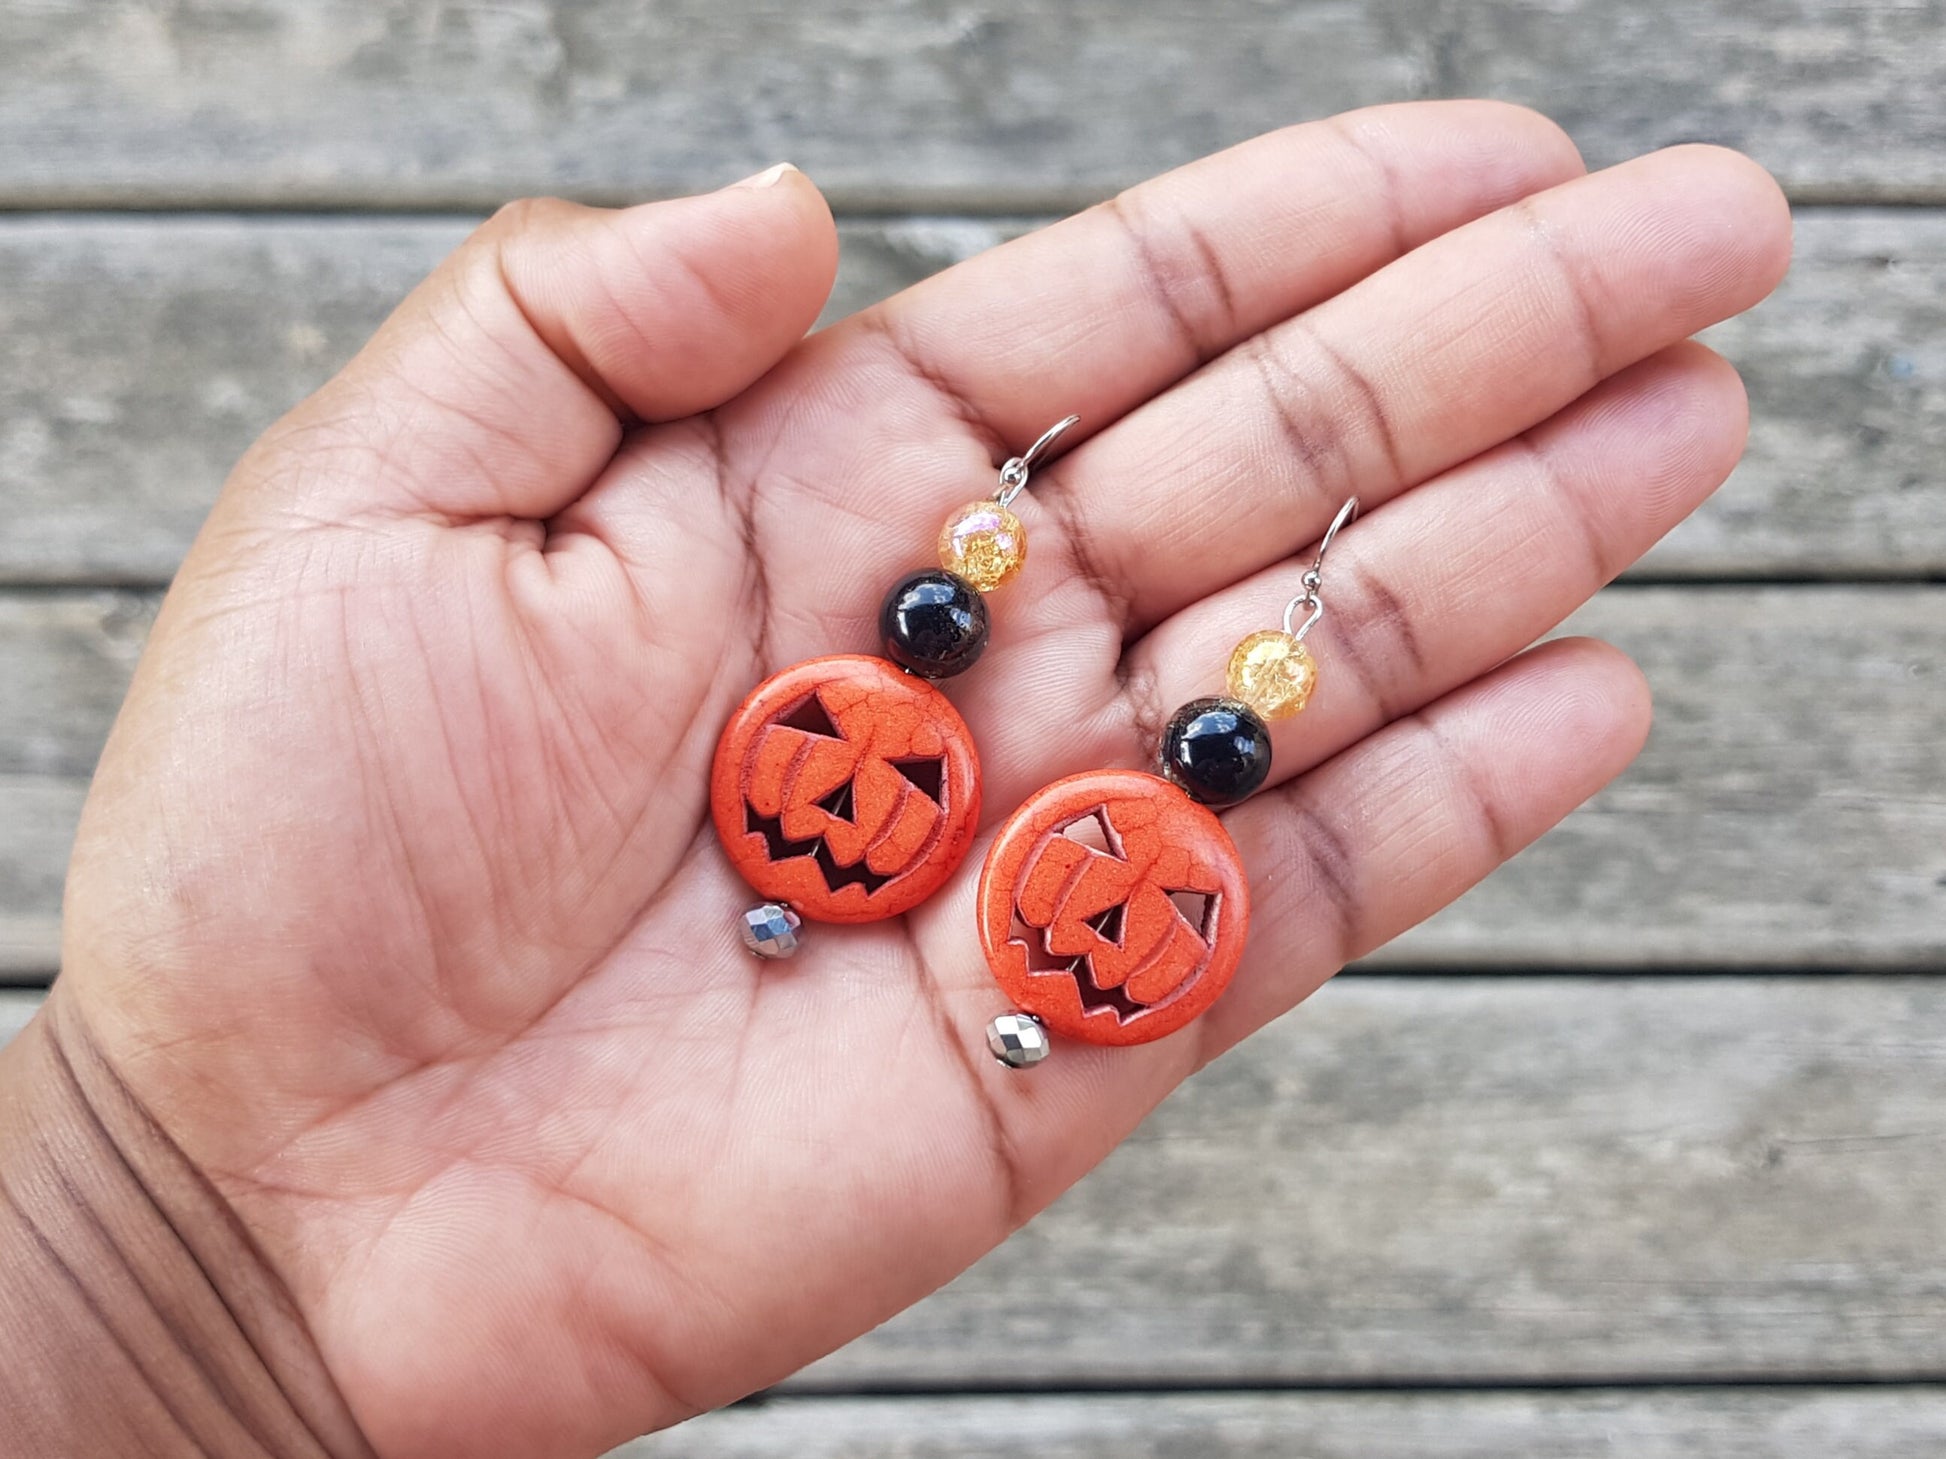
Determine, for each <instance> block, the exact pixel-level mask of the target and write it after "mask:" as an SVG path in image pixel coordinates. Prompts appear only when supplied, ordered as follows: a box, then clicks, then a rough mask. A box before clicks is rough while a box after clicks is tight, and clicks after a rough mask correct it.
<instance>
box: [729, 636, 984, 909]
mask: <svg viewBox="0 0 1946 1459" xmlns="http://www.w3.org/2000/svg"><path fill="white" fill-rule="evenodd" d="M710 812H711V814H712V816H713V817H714V818H715V821H716V834H717V835H718V836H719V837H720V838H721V839H722V842H723V849H724V850H725V851H726V852H727V853H728V854H729V858H730V862H731V864H732V865H733V866H735V867H736V869H737V871H738V873H739V874H740V875H741V876H742V877H743V879H744V880H745V881H747V882H749V883H750V885H751V886H752V887H754V888H755V889H756V890H757V891H758V892H759V893H761V894H762V895H763V896H766V897H770V898H774V899H775V900H777V901H779V902H783V903H787V904H789V905H790V906H792V907H795V908H796V909H797V910H798V911H800V912H802V913H803V914H804V915H805V916H807V917H811V918H814V919H816V920H817V921H820V922H873V921H876V920H878V919H879V918H881V917H895V916H897V915H898V914H899V913H901V912H904V911H907V910H909V909H910V908H912V907H915V906H917V905H918V904H919V903H920V902H922V901H924V900H925V899H926V898H927V897H928V896H930V895H931V894H932V893H933V892H934V891H936V890H937V889H938V888H939V885H940V884H941V883H942V882H944V881H945V880H946V878H947V877H949V876H951V875H952V874H953V871H954V869H955V868H956V867H958V865H959V864H960V862H961V860H963V859H964V857H965V856H966V848H967V844H968V843H969V842H970V841H971V840H972V839H973V832H974V829H975V828H976V827H977V826H978V824H979V819H980V766H979V761H978V759H977V758H976V756H975V754H974V751H973V737H972V735H971V734H970V733H969V732H968V731H967V728H966V722H965V721H964V720H962V719H961V718H960V717H959V711H958V710H956V709H954V708H953V706H952V704H951V703H950V702H949V701H948V700H947V698H946V696H945V695H943V694H941V693H940V692H939V691H938V690H937V689H935V688H933V687H932V685H930V684H928V683H926V682H925V681H924V680H923V679H916V678H913V677H911V676H909V675H906V674H902V673H900V672H899V671H898V670H897V669H896V668H894V667H893V666H892V665H891V664H889V663H887V662H885V660H883V659H874V658H866V657H863V656H862V655H839V656H836V657H832V658H822V659H811V660H809V661H808V662H806V663H802V664H796V665H794V666H792V667H791V668H788V669H786V670H784V671H783V672H782V673H781V674H777V675H775V676H773V677H771V678H769V679H766V680H765V681H764V682H763V683H762V684H759V685H758V686H757V687H756V689H754V690H753V691H751V694H750V697H749V698H747V699H745V700H744V701H743V704H742V705H741V707H739V708H738V710H737V712H736V713H735V714H734V715H733V716H732V717H731V719H730V723H729V726H728V727H727V728H726V729H725V730H724V731H723V737H722V739H721V740H719V741H718V742H717V746H716V764H715V767H714V769H713V770H712V772H711V775H710Z"/></svg>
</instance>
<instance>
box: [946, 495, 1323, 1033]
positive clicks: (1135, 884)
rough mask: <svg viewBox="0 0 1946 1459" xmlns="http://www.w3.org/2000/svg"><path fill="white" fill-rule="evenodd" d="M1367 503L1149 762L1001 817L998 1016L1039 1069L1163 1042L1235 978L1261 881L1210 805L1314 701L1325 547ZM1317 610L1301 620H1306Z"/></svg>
mask: <svg viewBox="0 0 1946 1459" xmlns="http://www.w3.org/2000/svg"><path fill="white" fill-rule="evenodd" d="M1357 514H1358V501H1357V498H1355V497H1354V498H1353V499H1352V500H1350V501H1348V502H1346V503H1345V504H1344V506H1342V507H1340V508H1339V510H1338V515H1337V516H1336V517H1335V518H1333V519H1332V523H1331V526H1330V528H1329V529H1328V530H1327V531H1326V532H1325V534H1324V540H1323V541H1322V542H1320V543H1319V545H1318V555H1317V560H1316V561H1315V562H1314V563H1313V564H1312V565H1311V569H1310V571H1309V572H1307V573H1305V574H1304V577H1303V579H1302V584H1303V589H1304V591H1303V592H1301V593H1299V594H1298V596H1297V597H1295V598H1293V599H1292V600H1291V601H1290V604H1289V605H1288V606H1287V607H1286V608H1285V609H1284V626H1283V629H1282V631H1278V630H1276V629H1268V630H1265V631H1263V632H1259V633H1252V634H1250V635H1249V636H1248V637H1246V638H1245V639H1244V640H1243V641H1242V642H1241V643H1239V644H1238V645H1237V646H1236V648H1235V649H1234V650H1233V651H1232V652H1231V654H1230V664H1229V674H1228V686H1227V687H1228V688H1229V691H1230V692H1229V695H1228V696H1227V697H1222V698H1210V699H1196V700H1192V701H1190V702H1189V703H1188V704H1185V705H1183V706H1182V708H1180V709H1178V710H1177V711H1176V712H1175V713H1174V714H1173V715H1171V716H1170V718H1169V725H1168V728H1167V729H1166V730H1165V731H1164V732H1163V736H1162V744H1161V746H1160V747H1159V751H1158V755H1157V758H1158V760H1159V762H1160V767H1161V770H1162V775H1163V776H1164V777H1167V778H1166V779H1165V778H1161V777H1158V776H1155V775H1150V774H1148V773H1146V772H1144V771H1141V770H1091V771H1086V772H1084V773H1082V774H1080V775H1070V776H1068V777H1067V778H1066V779H1063V780H1057V781H1055V782H1054V783H1053V784H1052V785H1049V786H1047V787H1045V788H1044V789H1042V790H1039V791H1037V792H1035V793H1034V794H1033V795H1032V796H1030V797H1029V798H1028V799H1027V801H1026V803H1025V804H1023V805H1022V806H1021V807H1020V809H1019V810H1017V811H1015V812H1014V813H1013V815H1011V816H1010V817H1008V818H1007V822H1006V824H1005V825H1003V826H1002V827H1001V828H1000V832H999V834H998V835H997V836H996V837H995V838H994V842H993V846H992V847H991V849H989V850H988V852H987V859H986V865H985V866H984V867H983V868H982V870H981V872H980V889H979V901H978V908H979V911H978V915H979V919H980V946H981V949H982V951H984V952H985V954H986V959H987V965H988V966H989V967H990V968H991V969H992V971H993V977H994V980H995V981H996V982H997V983H999V985H1000V987H1001V989H1002V990H1003V991H1004V992H1005V993H1006V994H1007V996H1008V997H1009V998H1011V999H1012V1000H1013V1002H1014V1004H1015V1008H1014V1010H1013V1011H1011V1012H1008V1013H1003V1014H1001V1015H1000V1016H999V1017H998V1018H996V1019H994V1020H993V1022H992V1023H990V1024H989V1025H988V1026H987V1047H988V1048H989V1049H991V1050H992V1052H993V1055H994V1057H995V1058H997V1059H998V1060H1000V1062H1001V1063H1003V1064H1005V1065H1007V1066H1008V1067H1009V1068H1014V1069H1024V1068H1027V1067H1029V1066H1030V1065H1033V1064H1038V1063H1039V1062H1040V1061H1041V1060H1042V1059H1045V1058H1046V1057H1047V1056H1048V1053H1049V1052H1050V1051H1051V1047H1052V1045H1051V1042H1050V1035H1051V1034H1057V1033H1058V1034H1062V1035H1065V1036H1066V1037H1068V1038H1074V1039H1079V1040H1081V1041H1082V1042H1084V1043H1090V1044H1114V1045H1128V1044H1145V1043H1148V1042H1150V1041H1151V1040H1153V1039H1159V1038H1162V1037H1163V1036H1164V1035H1166V1034H1171V1033H1174V1032H1175V1031H1176V1030H1177V1029H1179V1028H1182V1027H1183V1026H1184V1025H1185V1024H1187V1023H1189V1022H1190V1021H1191V1020H1193V1019H1195V1018H1196V1017H1198V1016H1199V1015H1200V1014H1202V1013H1203V1012H1204V1010H1206V1009H1207V1008H1208V1007H1209V1006H1210V1005H1211V1004H1212V1003H1214V1002H1215V1001H1216V1000H1217V998H1218V997H1220V996H1221V995H1222V992H1223V990H1224V988H1225V987H1227V986H1228V985H1229V982H1230V977H1231V975H1232V974H1233V973H1235V972H1236V969H1237V964H1238V962H1240V961H1241V960H1242V957H1243V944H1244V939H1245V937H1246V936H1247V935H1248V933H1249V929H1250V881H1249V877H1248V876H1247V875H1246V874H1245V872H1244V869H1243V859H1242V858H1241V857H1240V856H1239V855H1238V854H1237V848H1236V843H1235V842H1234V841H1232V840H1231V839H1230V833H1229V832H1228V831H1226V830H1224V829H1223V823H1222V822H1221V821H1219V820H1218V819H1217V818H1216V816H1215V815H1214V814H1213V813H1212V812H1211V811H1210V810H1209V809H1208V807H1210V806H1228V805H1234V804H1236V803H1237V802H1238V801H1240V800H1242V799H1243V798H1244V797H1245V796H1247V795H1249V794H1250V793H1251V792H1252V791H1254V790H1256V789H1257V788H1258V787H1259V786H1260V785H1262V784H1263V783H1264V779H1265V777H1266V776H1268V775H1269V774H1270V729H1269V726H1268V725H1266V724H1265V721H1266V720H1271V719H1288V718H1289V717H1290V716H1292V715H1294V714H1298V713H1300V712H1301V711H1302V710H1303V708H1304V706H1305V705H1306V704H1307V703H1309V702H1310V698H1311V692H1312V690H1313V689H1315V688H1316V687H1317V681H1318V668H1317V663H1316V661H1315V660H1314V659H1313V658H1312V657H1311V651H1310V650H1309V649H1308V648H1306V647H1305V646H1304V640H1305V638H1306V637H1307V636H1308V635H1309V634H1310V632H1311V630H1312V629H1314V628H1316V627H1317V626H1318V623H1319V621H1320V620H1321V619H1322V618H1323V617H1324V596H1323V587H1324V576H1323V574H1324V555H1325V553H1326V552H1327V551H1328V550H1329V549H1330V547H1331V543H1332V539H1333V538H1335V537H1336V536H1337V535H1338V532H1339V529H1340V528H1342V527H1343V526H1344V525H1345V524H1346V523H1347V522H1349V521H1351V519H1352V518H1353V517H1355V516H1356V515H1357ZM1299 612H1303V613H1304V614H1305V618H1304V621H1303V623H1302V624H1301V625H1298V626H1296V627H1293V624H1295V623H1296V619H1297V615H1298V613H1299Z"/></svg>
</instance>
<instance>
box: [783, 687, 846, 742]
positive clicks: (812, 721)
mask: <svg viewBox="0 0 1946 1459" xmlns="http://www.w3.org/2000/svg"><path fill="white" fill-rule="evenodd" d="M772 723H773V724H781V725H782V726H784V728H785V729H794V730H802V731H803V732H804V733H805V734H807V735H823V736H824V737H825V738H826V739H828V740H842V739H843V738H844V736H843V735H841V734H839V733H838V726H837V725H835V724H833V723H832V722H831V714H830V712H829V711H828V710H826V709H825V707H824V701H823V700H822V699H820V698H818V696H817V695H816V694H815V693H812V694H807V695H805V696H804V702H803V703H802V704H800V705H798V706H797V707H796V708H794V709H792V710H791V711H790V712H789V713H788V714H781V715H779V716H778V717H777V718H776V719H775V720H773V721H772Z"/></svg>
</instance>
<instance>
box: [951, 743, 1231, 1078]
mask: <svg viewBox="0 0 1946 1459" xmlns="http://www.w3.org/2000/svg"><path fill="white" fill-rule="evenodd" d="M979 916H980V944H981V947H982V948H983V950H984V951H985V953H986V958H987V964H988V966H989V967H991V968H992V970H993V976H994V979H995V980H996V981H997V982H998V983H999V984H1000V986H1001V987H1002V988H1003V989H1005V990H1006V993H1007V996H1008V997H1010V998H1011V999H1013V1001H1014V1003H1015V1005H1016V1006H1017V1007H1019V1008H1020V1009H1022V1010H1023V1011H1025V1012H1027V1013H1031V1014H1033V1015H1034V1016H1035V1017H1037V1018H1039V1019H1040V1020H1041V1022H1042V1023H1044V1024H1046V1025H1047V1027H1048V1028H1049V1029H1051V1030H1053V1031H1054V1032H1056V1033H1060V1034H1065V1035H1067V1036H1068V1037H1069V1038H1075V1039H1081V1040H1083V1041H1084V1042H1087V1043H1091V1044H1123V1045H1125V1044H1145V1043H1148V1042H1149V1041H1150V1040H1152V1039H1159V1038H1161V1037H1163V1036H1164V1035H1165V1034H1171V1033H1174V1032H1175V1031H1176V1030H1177V1029H1180V1028H1182V1027H1183V1026H1184V1025H1185V1024H1187V1023H1189V1022H1190V1021H1191V1020H1192V1019H1194V1018H1196V1017H1197V1016H1198V1015H1199V1014H1201V1013H1202V1012H1203V1011H1204V1010H1205V1009H1207V1008H1208V1007H1209V1006H1210V1005H1211V1004H1212V1003H1214V1002H1215V1001H1216V1000H1217V998H1218V997H1219V996H1221V994H1222V992H1223V990H1224V988H1226V987H1227V986H1229V982H1230V977H1231V975H1232V974H1233V973H1235V972H1236V968H1237V963H1238V962H1239V961H1240V960H1241V959H1242V957H1243V944H1244V939H1245V937H1246V936H1247V935H1248V933H1249V928H1250V882H1249V878H1248V876H1247V875H1246V874H1245V872H1244V869H1243V859H1242V858H1241V857H1240V856H1239V855H1238V854H1237V849H1236V843H1235V842H1233V841H1232V840H1231V839H1230V833H1229V832H1228V831H1226V830H1224V829H1223V823H1222V822H1221V821H1219V820H1217V818H1216V817H1215V816H1214V815H1213V814H1211V812H1210V811H1209V810H1207V809H1206V808H1204V807H1203V806H1200V805H1198V804H1197V803H1196V802H1195V801H1193V800H1191V799H1190V798H1189V797H1188V796H1187V795H1185V794H1184V793H1183V792H1182V791H1181V790H1178V789H1177V788H1176V787H1175V786H1173V785H1171V784H1170V783H1169V782H1168V781H1166V780H1162V779H1160V778H1158V777H1157V776H1154V775H1148V774H1144V773H1143V772H1142V771H1139V770H1096V771H1090V772H1088V773H1087V774H1083V775H1072V776H1069V777H1068V778H1067V779H1065V780H1057V781H1055V782H1054V783H1053V784H1052V785H1049V786H1047V787H1046V788H1045V789H1043V790H1040V791H1038V792H1036V793H1035V794H1034V795H1033V796H1031V797H1030V798H1029V799H1028V800H1027V802H1026V803H1025V804H1024V805H1022V806H1021V807H1020V809H1019V810H1017V811H1015V812H1014V814H1013V815H1012V816H1011V817H1009V818H1008V820H1007V823H1006V824H1005V825H1004V826H1002V827H1001V828H1000V833H999V835H998V836H997V837H996V838H995V840H994V843H993V847H992V849H991V850H990V851H989V852H988V853H987V859H986V866H985V867H984V869H983V870H982V872H981V874H980V891H979Z"/></svg>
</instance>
